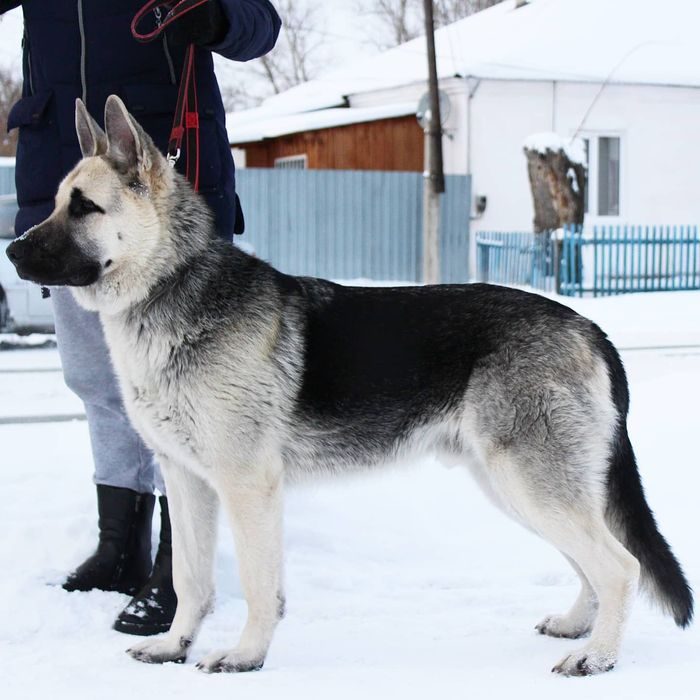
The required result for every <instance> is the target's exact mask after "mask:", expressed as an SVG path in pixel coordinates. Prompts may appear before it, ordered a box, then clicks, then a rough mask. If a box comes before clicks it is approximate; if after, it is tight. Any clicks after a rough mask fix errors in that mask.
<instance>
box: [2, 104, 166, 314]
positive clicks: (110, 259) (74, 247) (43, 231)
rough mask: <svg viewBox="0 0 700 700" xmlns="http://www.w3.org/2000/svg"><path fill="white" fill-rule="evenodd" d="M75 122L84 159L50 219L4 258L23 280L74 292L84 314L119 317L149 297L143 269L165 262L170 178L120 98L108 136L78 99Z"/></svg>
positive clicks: (109, 108)
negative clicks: (120, 312)
mask: <svg viewBox="0 0 700 700" xmlns="http://www.w3.org/2000/svg"><path fill="white" fill-rule="evenodd" d="M75 122H76V129H77V132H78V141H79V142H80V148H81V151H82V154H83V159H82V160H81V161H80V162H79V163H78V164H77V165H76V166H75V168H74V169H73V170H72V171H71V172H70V173H68V175H66V177H65V178H64V180H63V181H62V182H61V184H60V186H59V188H58V192H57V194H56V202H55V208H54V211H53V213H52V214H51V216H50V217H49V218H48V219H46V220H45V221H43V222H42V223H40V224H38V225H37V226H34V227H33V228H31V229H29V231H27V232H26V233H25V234H24V235H23V236H21V237H20V238H18V239H17V240H16V241H14V242H13V243H12V244H11V245H10V246H8V249H7V255H8V257H9V258H10V260H11V261H12V262H13V263H14V265H15V267H16V268H17V272H18V274H19V276H20V277H22V278H23V279H27V280H31V281H33V282H37V283H39V284H42V285H47V286H52V285H65V286H70V287H73V288H74V294H75V296H76V298H77V299H78V301H79V302H80V303H82V304H83V305H84V306H86V307H87V308H91V309H95V310H101V309H104V310H107V308H112V309H113V310H118V309H117V308H116V307H119V308H124V307H126V306H128V305H129V304H130V303H133V302H134V301H137V300H138V299H139V298H142V297H143V296H144V294H145V293H146V292H147V287H145V283H144V279H145V277H146V275H145V270H146V269H149V270H150V272H151V273H152V272H153V268H154V264H155V263H157V261H158V259H159V258H162V257H163V256H164V252H163V250H164V246H163V245H162V238H163V236H164V225H165V222H167V220H168V217H167V207H168V197H169V195H170V193H171V192H172V189H173V173H172V169H171V168H170V167H168V164H167V161H166V160H165V158H164V157H163V155H162V154H161V153H160V152H159V151H158V149H157V148H156V147H155V145H154V144H153V141H152V140H151V139H150V137H149V136H148V135H147V134H146V133H145V132H144V131H143V129H142V128H141V127H140V126H139V124H138V123H137V122H136V121H135V120H134V119H133V117H131V115H130V114H129V113H128V112H127V110H126V107H125V106H124V104H123V103H122V101H121V100H120V99H119V98H118V97H116V96H115V95H112V96H110V97H109V98H108V99H107V103H106V105H105V131H104V132H103V131H102V129H100V127H99V126H98V124H97V123H96V122H95V121H94V119H92V117H91V116H90V115H89V114H88V113H87V110H86V109H85V105H84V104H83V103H82V102H81V101H80V100H77V101H76V110H75ZM105 132H106V133H105ZM149 279H151V280H152V279H153V275H152V274H151V275H150V276H149Z"/></svg>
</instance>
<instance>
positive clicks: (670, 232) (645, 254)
mask: <svg viewBox="0 0 700 700" xmlns="http://www.w3.org/2000/svg"><path fill="white" fill-rule="evenodd" d="M476 245H477V267H478V276H479V280H480V281H484V282H494V283H496V284H511V285H526V286H531V287H535V288H536V289H541V290H543V291H554V292H557V293H559V294H563V295H566V296H611V295H615V294H627V293H630V292H657V291H676V290H689V289H700V235H699V232H698V227H697V226H694V225H693V226H690V225H683V226H659V225H655V226H637V225H634V226H633V225H615V226H593V227H591V228H590V229H587V228H586V227H583V228H582V227H576V226H569V227H565V228H564V229H561V230H559V231H555V232H545V233H538V234H534V233H522V232H500V233H497V232H488V233H478V234H477V236H476Z"/></svg>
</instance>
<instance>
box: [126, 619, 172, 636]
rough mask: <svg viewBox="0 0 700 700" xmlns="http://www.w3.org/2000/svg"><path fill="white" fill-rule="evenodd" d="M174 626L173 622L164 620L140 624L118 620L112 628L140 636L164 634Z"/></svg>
mask: <svg viewBox="0 0 700 700" xmlns="http://www.w3.org/2000/svg"><path fill="white" fill-rule="evenodd" d="M171 626H172V623H171V622H163V623H161V624H150V625H140V624H138V623H136V622H123V621H122V620H116V621H115V623H114V624H113V625H112V629H113V630H116V631H117V632H121V633H122V634H133V635H136V636H138V637H151V636H152V635H154V634H162V633H163V632H167V631H168V630H169V629H170V627H171Z"/></svg>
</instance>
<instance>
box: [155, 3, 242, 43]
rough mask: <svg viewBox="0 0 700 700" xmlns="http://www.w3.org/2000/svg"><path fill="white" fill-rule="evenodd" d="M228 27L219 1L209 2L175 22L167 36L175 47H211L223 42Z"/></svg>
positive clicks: (169, 28) (168, 30)
mask: <svg viewBox="0 0 700 700" xmlns="http://www.w3.org/2000/svg"><path fill="white" fill-rule="evenodd" d="M228 26H229V25H228V19H227V18H226V15H225V14H224V11H223V9H222V8H221V5H220V4H219V0H209V2H208V3H206V4H204V5H200V6H199V7H197V8H195V9H194V10H192V11H191V12H188V13H186V14H184V15H183V16H182V17H180V19H178V20H176V21H175V22H173V23H172V24H171V25H170V26H169V27H168V28H167V30H166V35H167V37H168V41H169V42H170V43H171V44H172V45H173V46H187V44H196V45H197V46H210V45H212V44H218V43H219V42H220V41H223V38H224V37H225V36H226V32H227V31H228Z"/></svg>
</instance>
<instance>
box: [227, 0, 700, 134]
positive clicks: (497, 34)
mask: <svg viewBox="0 0 700 700" xmlns="http://www.w3.org/2000/svg"><path fill="white" fill-rule="evenodd" d="M698 26H700V2H699V1H698V0H665V1H664V2H663V3H660V2H659V1H658V0H530V2H529V3H528V4H526V5H524V6H522V7H520V8H516V0H505V1H504V2H502V3H500V4H498V5H495V6H494V7H491V8H489V9H487V10H483V11H482V12H478V13H476V14H474V15H471V16H469V17H467V18H465V19H463V20H460V21H458V22H455V23H454V24H451V25H449V26H448V27H443V28H442V29H439V30H438V31H437V32H436V34H435V43H436V53H437V63H438V76H439V77H440V78H442V79H445V78H449V77H455V76H457V77H459V76H463V77H468V76H469V77H475V78H483V79H496V80H498V79H500V80H546V81H567V82H568V81H575V82H594V83H600V82H605V81H608V82H611V83H622V84H652V85H678V86H693V87H700V41H698V39H697V30H698V29H697V28H698ZM425 81H427V59H426V49H425V38H424V37H420V38H418V39H414V40H413V41H409V42H407V43H405V44H402V45H401V46H398V47H396V48H394V49H390V50H389V51H385V52H384V53H382V54H380V55H374V56H368V57H366V58H359V59H358V60H356V61H351V62H349V63H346V64H345V65H343V66H341V67H340V68H337V69H335V70H332V71H329V72H327V73H326V74H324V75H322V76H321V77H319V78H317V79H315V80H311V81H309V82H307V83H304V84H302V85H298V86H296V87H294V88H292V89H290V90H287V91H286V92H284V93H281V94H279V95H275V96H273V97H270V98H268V99H267V100H266V101H265V102H264V103H263V104H262V105H261V107H259V108H257V109H256V110H254V112H255V118H256V119H263V118H265V116H266V115H268V116H269V117H271V118H272V117H273V116H274V117H275V118H279V117H280V116H281V115H284V114H299V113H302V112H310V111H314V110H325V109H328V108H333V107H341V106H343V105H344V104H347V99H348V98H349V97H351V96H353V95H358V94H361V93H366V92H371V91H375V90H385V89H391V88H396V87H400V86H405V85H411V84H415V83H422V82H425ZM243 114H245V113H243ZM243 121H245V117H243V116H241V117H239V116H237V115H234V117H232V118H231V119H230V120H229V134H230V135H231V137H232V139H233V140H234V141H240V138H239V137H238V125H239V124H242V123H243ZM260 126H261V128H262V127H263V126H264V125H263V124H260ZM288 133H289V132H288Z"/></svg>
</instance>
